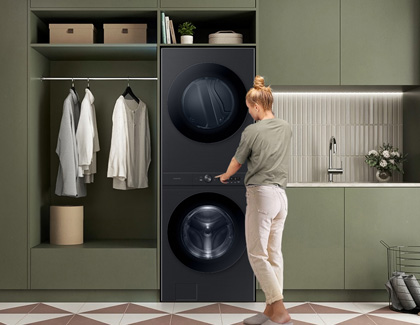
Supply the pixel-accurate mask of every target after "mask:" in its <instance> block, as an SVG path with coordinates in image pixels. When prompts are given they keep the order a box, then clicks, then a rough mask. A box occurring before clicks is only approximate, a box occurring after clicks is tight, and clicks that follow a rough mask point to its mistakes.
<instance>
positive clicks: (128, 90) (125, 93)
mask: <svg viewBox="0 0 420 325" xmlns="http://www.w3.org/2000/svg"><path fill="white" fill-rule="evenodd" d="M127 95H129V96H130V97H131V98H132V99H134V100H135V101H136V102H137V104H138V103H140V99H138V97H137V96H136V95H134V92H133V90H132V89H131V87H130V79H128V81H127V88H125V90H124V92H123V94H122V96H123V97H124V98H126V97H127Z"/></svg>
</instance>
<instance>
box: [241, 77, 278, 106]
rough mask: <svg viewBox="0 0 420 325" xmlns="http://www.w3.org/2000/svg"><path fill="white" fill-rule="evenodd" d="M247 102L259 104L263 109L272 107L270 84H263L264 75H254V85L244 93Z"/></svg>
mask: <svg viewBox="0 0 420 325" xmlns="http://www.w3.org/2000/svg"><path fill="white" fill-rule="evenodd" d="M246 100H247V102H248V103H251V104H252V103H254V104H258V105H260V106H261V107H262V108H263V110H264V111H268V110H270V111H271V109H272V107H273V94H272V92H271V88H270V86H268V87H266V86H265V85H264V77H261V76H255V79H254V87H252V88H251V89H250V90H249V91H248V93H247V94H246Z"/></svg>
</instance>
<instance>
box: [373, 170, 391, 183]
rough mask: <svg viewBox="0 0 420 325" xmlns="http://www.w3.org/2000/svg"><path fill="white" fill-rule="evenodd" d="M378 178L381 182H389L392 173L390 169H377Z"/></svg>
mask: <svg viewBox="0 0 420 325" xmlns="http://www.w3.org/2000/svg"><path fill="white" fill-rule="evenodd" d="M376 179H377V180H378V181H379V182H388V181H389V180H390V179H391V173H390V172H389V171H388V170H378V171H376Z"/></svg>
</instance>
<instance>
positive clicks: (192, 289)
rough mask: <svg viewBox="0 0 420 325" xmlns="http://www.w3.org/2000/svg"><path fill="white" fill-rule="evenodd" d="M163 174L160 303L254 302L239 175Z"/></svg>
mask: <svg viewBox="0 0 420 325" xmlns="http://www.w3.org/2000/svg"><path fill="white" fill-rule="evenodd" d="M214 176H216V174H212V173H163V174H162V185H163V187H162V192H161V216H162V218H161V300H162V301H255V278H254V275H253V272H252V269H251V266H250V265H249V262H248V257H247V254H246V244H245V229H244V228H245V204H246V198H245V188H244V184H243V178H244V175H243V174H238V175H235V176H234V177H232V178H231V180H230V182H229V184H226V185H223V184H220V182H219V180H217V179H214Z"/></svg>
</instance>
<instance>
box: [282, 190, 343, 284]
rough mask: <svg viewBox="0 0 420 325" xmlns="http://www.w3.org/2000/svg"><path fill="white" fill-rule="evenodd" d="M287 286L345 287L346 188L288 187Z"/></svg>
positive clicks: (285, 237)
mask: <svg viewBox="0 0 420 325" xmlns="http://www.w3.org/2000/svg"><path fill="white" fill-rule="evenodd" d="M287 197H288V201H289V207H288V216H287V219H286V225H285V230H284V233H283V256H284V267H285V271H284V287H285V289H344V188H288V189H287Z"/></svg>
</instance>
